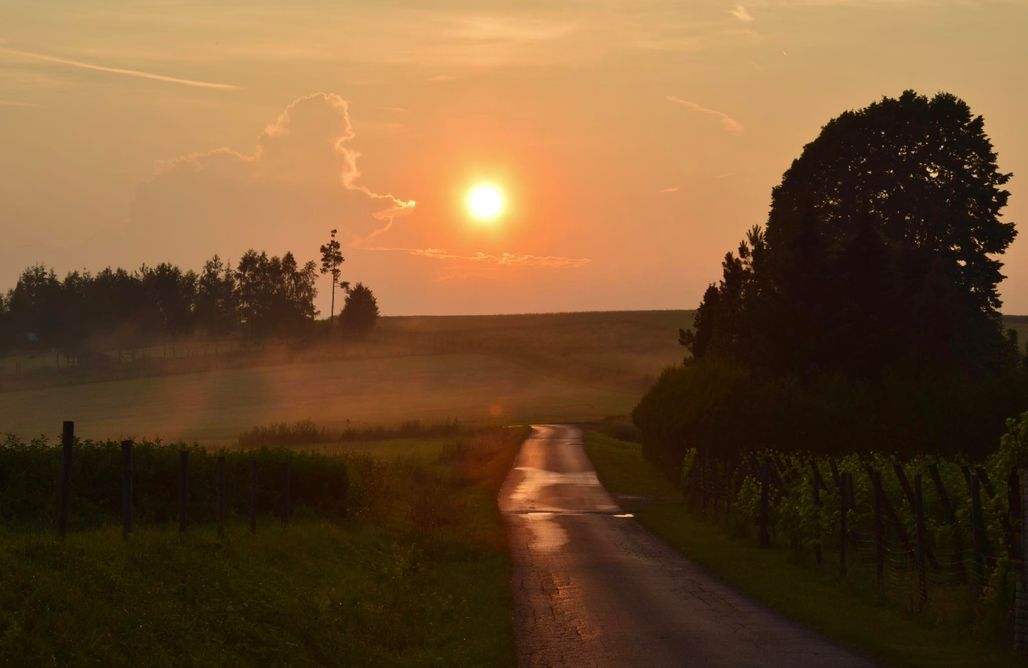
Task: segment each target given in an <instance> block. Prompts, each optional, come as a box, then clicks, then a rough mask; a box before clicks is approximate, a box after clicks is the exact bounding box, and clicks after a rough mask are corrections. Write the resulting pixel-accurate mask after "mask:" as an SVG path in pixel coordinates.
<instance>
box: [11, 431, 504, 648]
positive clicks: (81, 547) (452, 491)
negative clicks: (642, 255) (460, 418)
mask: <svg viewBox="0 0 1028 668" xmlns="http://www.w3.org/2000/svg"><path fill="white" fill-rule="evenodd" d="M522 438H523V433H522V432H521V431H518V430H504V429H492V430H485V431H482V432H477V433H471V434H462V435H461V436H459V437H455V438H454V439H453V442H452V443H450V444H449V445H447V446H446V447H444V448H443V451H442V454H441V455H440V456H439V457H438V458H436V459H435V460H434V461H433V462H431V463H430V464H427V465H426V464H423V463H416V462H414V461H391V460H369V459H364V460H361V461H355V462H354V465H353V467H352V469H353V470H354V471H356V472H357V476H358V477H357V479H356V480H355V485H356V489H357V492H358V493H359V495H360V499H361V504H362V508H361V512H359V513H357V514H356V515H355V516H354V517H351V518H350V519H348V520H346V521H344V522H341V523H331V522H328V521H324V520H319V519H313V518H308V519H304V520H302V521H299V522H296V523H293V524H291V525H289V526H282V525H280V524H277V523H272V522H271V521H270V520H268V521H266V522H265V523H263V524H262V525H261V526H260V527H259V528H258V531H257V533H256V534H255V535H251V534H250V533H249V532H248V531H247V529H246V527H245V526H244V525H242V524H232V525H230V526H229V530H228V533H227V537H226V538H225V539H219V538H218V537H217V536H216V534H215V532H214V530H213V528H212V527H209V526H199V527H197V528H195V529H191V530H190V532H189V533H187V534H185V535H180V534H178V533H177V532H175V531H173V530H172V529H168V528H143V529H141V530H140V531H138V532H137V533H135V534H134V535H133V536H131V538H130V539H129V540H127V541H123V540H122V539H121V536H120V534H119V532H118V531H116V530H115V529H100V530H91V531H83V532H78V533H72V534H70V535H69V536H68V537H67V538H66V539H65V540H64V541H60V540H58V539H56V538H55V537H53V536H51V535H49V534H42V533H2V534H0V664H4V665H72V666H74V665H87V664H88V665H112V666H117V665H156V666H162V665H167V666H177V665H201V666H202V665H212V666H213V665H240V666H248V665H249V666H265V665H290V666H305V665H383V666H423V665H498V666H509V665H513V664H514V661H515V652H514V637H513V629H512V627H511V621H510V609H511V600H510V596H511V594H510V562H509V557H508V552H507V546H506V540H505V533H504V528H503V523H502V519H501V518H500V516H499V513H498V511H497V509H496V505H495V498H496V490H497V489H498V487H499V484H500V482H501V481H502V477H501V476H500V475H499V472H500V471H502V472H506V470H507V468H508V467H509V466H510V463H511V461H512V460H513V457H514V455H515V454H516V451H517V447H518V445H519V444H520V442H521V440H522ZM433 440H434V441H435V440H438V439H433Z"/></svg>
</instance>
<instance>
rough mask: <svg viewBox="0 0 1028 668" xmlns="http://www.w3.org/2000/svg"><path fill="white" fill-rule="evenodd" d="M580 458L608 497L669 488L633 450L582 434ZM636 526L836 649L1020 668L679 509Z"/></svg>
mask: <svg viewBox="0 0 1028 668" xmlns="http://www.w3.org/2000/svg"><path fill="white" fill-rule="evenodd" d="M586 451H587V453H588V454H589V457H590V459H591V460H592V461H593V464H594V465H595V466H596V469H597V475H598V477H599V479H600V481H601V482H602V483H603V484H604V485H605V486H606V487H607V488H608V489H609V490H610V491H611V492H613V493H615V494H628V495H633V496H636V495H643V496H658V497H664V496H666V495H668V493H669V489H672V488H673V486H671V485H669V483H668V482H667V481H666V480H665V479H664V478H663V477H661V476H660V475H659V474H658V473H657V472H656V471H655V470H654V469H653V468H652V467H650V466H649V464H648V463H647V462H646V461H645V460H644V459H643V457H642V454H641V450H640V447H639V445H638V444H636V443H629V442H625V441H619V440H617V439H614V438H611V437H609V436H607V435H604V434H601V433H597V432H590V433H588V434H587V437H586ZM633 511H634V513H635V515H636V517H637V518H638V519H639V521H640V522H642V524H643V525H644V526H645V527H646V528H647V529H649V530H650V531H652V532H653V533H654V534H656V535H657V536H659V537H660V538H661V539H663V540H664V541H666V542H667V543H669V544H671V545H673V546H674V547H676V548H678V549H679V550H681V551H682V552H683V553H685V554H686V555H687V556H688V557H689V558H691V559H693V560H694V561H695V562H697V563H698V564H700V565H701V566H703V567H704V568H706V569H708V570H709V571H710V572H711V573H714V574H715V575H717V576H718V577H720V578H722V579H723V580H724V581H726V582H727V583H729V584H731V585H732V586H734V587H736V588H737V589H738V590H740V591H742V592H743V593H745V594H747V595H749V596H751V597H753V598H754V599H755V600H757V601H759V602H761V603H762V604H764V605H766V606H767V607H769V608H772V609H774V610H778V611H779V612H781V613H783V614H784V615H786V616H788V617H791V618H792V619H795V620H796V621H798V622H800V623H802V624H804V625H805V626H807V627H809V628H811V629H813V630H815V631H817V632H819V633H821V634H823V635H825V636H826V637H828V638H831V639H833V640H835V641H837V642H839V643H840V644H843V645H846V646H849V647H852V648H854V649H856V650H857V651H859V652H862V653H864V654H866V655H868V656H871V657H873V658H875V659H877V660H879V661H882V662H884V663H886V664H888V665H893V666H938V667H947V668H949V667H952V668H956V667H958V666H982V667H986V666H994V667H997V668H999V667H1006V666H1011V667H1013V666H1023V665H1024V663H1023V660H1022V659H1019V658H1017V657H1015V656H1014V655H1013V654H1012V653H1010V652H1006V651H1002V650H997V649H995V647H990V646H987V645H984V644H982V643H980V642H976V641H974V640H972V639H970V638H969V637H968V636H969V633H968V629H967V627H957V626H947V625H941V624H933V623H931V622H929V621H928V620H926V619H924V618H919V617H915V616H913V615H909V614H905V613H901V612H898V611H896V610H893V609H890V608H888V607H886V606H885V605H882V604H880V603H879V602H878V601H876V600H875V598H874V595H873V593H869V592H866V591H854V590H850V589H848V588H847V587H846V586H844V585H842V584H841V583H840V582H839V581H838V579H837V578H835V577H833V576H830V575H827V574H825V573H823V572H817V571H813V570H810V569H808V568H805V567H803V566H802V565H800V564H798V563H796V562H795V560H794V559H793V558H792V556H791V553H790V552H789V551H788V550H785V549H774V548H773V549H760V548H758V547H756V546H755V545H754V544H753V543H752V542H750V541H745V540H740V539H735V538H732V537H730V536H728V535H726V534H725V533H724V532H723V531H721V530H720V529H718V528H717V527H715V526H713V525H711V524H709V523H707V522H704V521H702V520H701V519H699V518H697V517H696V516H694V515H692V514H690V513H689V512H688V510H687V508H686V506H685V504H684V503H683V502H681V501H671V502H667V501H665V502H658V503H644V504H640V505H639V506H638V507H634V508H633Z"/></svg>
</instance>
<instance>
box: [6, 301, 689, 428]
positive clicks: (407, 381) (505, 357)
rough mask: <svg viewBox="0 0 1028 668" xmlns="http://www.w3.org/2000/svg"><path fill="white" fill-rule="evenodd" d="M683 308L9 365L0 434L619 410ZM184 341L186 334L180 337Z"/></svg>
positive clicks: (395, 322)
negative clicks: (92, 366)
mask: <svg viewBox="0 0 1028 668" xmlns="http://www.w3.org/2000/svg"><path fill="white" fill-rule="evenodd" d="M691 318H692V313H691V312H686V311H648V312H623V313H570V314H549V315H518V316H453V317H396V318H383V319H382V321H381V325H380V327H379V328H378V329H377V330H376V332H375V333H374V334H373V336H372V337H371V338H370V339H368V340H367V341H362V342H353V343H336V344H332V345H328V344H324V345H320V346H315V347H308V348H303V349H289V348H286V347H281V346H279V347H275V346H271V347H268V348H265V349H263V350H260V351H249V352H239V351H236V352H233V353H225V354H222V355H219V356H208V357H203V356H193V357H183V358H180V359H171V360H161V361H160V363H159V364H153V365H151V364H147V363H143V362H142V361H141V362H138V363H136V364H130V363H126V364H123V365H116V366H114V367H111V368H109V369H101V370H99V371H90V372H88V373H86V372H82V373H79V372H76V371H75V370H70V371H67V372H60V373H58V372H54V373H53V374H51V375H44V376H38V377H37V376H32V375H29V376H27V377H25V378H20V377H17V376H10V375H8V376H7V377H6V378H7V381H6V385H5V387H12V388H15V389H9V390H7V391H3V392H0V433H3V432H10V433H14V434H17V435H19V436H22V437H33V436H36V435H39V434H42V433H45V434H55V433H57V432H58V430H59V428H60V423H61V421H62V420H75V421H76V423H77V429H78V432H79V433H80V434H82V435H83V436H86V437H97V438H107V437H120V436H135V437H144V436H148V437H154V436H159V437H162V438H165V439H188V440H197V441H201V442H207V443H219V442H228V441H230V440H231V439H233V438H234V437H235V436H236V435H237V434H239V433H240V431H242V430H243V429H245V428H247V427H250V426H252V425H254V424H267V423H270V422H287V421H295V420H302V419H308V418H309V419H312V420H314V421H315V422H317V423H319V424H322V425H325V426H327V427H342V426H345V425H346V424H348V423H349V424H389V423H396V422H400V421H402V420H422V421H425V422H437V421H442V420H446V419H459V420H460V421H461V422H464V423H471V424H490V423H494V424H499V423H502V424H510V423H518V422H528V421H556V420H561V421H569V420H587V419H592V418H597V417H602V416H604V415H611V414H624V413H627V412H628V411H630V410H631V409H632V407H633V406H634V405H635V403H636V402H637V401H638V398H639V397H640V396H641V395H642V393H643V392H644V391H645V390H646V388H647V387H648V386H649V385H650V384H651V383H652V382H653V381H654V379H655V378H656V376H657V375H658V374H659V373H660V371H661V370H662V369H663V368H664V367H665V366H667V365H669V364H673V363H675V362H677V361H679V360H680V359H681V357H682V352H683V349H682V348H681V347H680V346H679V345H678V344H677V331H678V328H679V327H681V326H683V325H688V324H689V322H691ZM183 345H184V344H183Z"/></svg>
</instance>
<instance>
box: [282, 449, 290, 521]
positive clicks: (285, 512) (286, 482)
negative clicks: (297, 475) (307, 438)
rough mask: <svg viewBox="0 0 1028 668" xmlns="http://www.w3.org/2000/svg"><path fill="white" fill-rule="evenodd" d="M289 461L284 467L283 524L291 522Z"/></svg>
mask: <svg viewBox="0 0 1028 668" xmlns="http://www.w3.org/2000/svg"><path fill="white" fill-rule="evenodd" d="M289 501H290V500H289V462H286V463H285V465H284V466H283V467H282V524H289Z"/></svg>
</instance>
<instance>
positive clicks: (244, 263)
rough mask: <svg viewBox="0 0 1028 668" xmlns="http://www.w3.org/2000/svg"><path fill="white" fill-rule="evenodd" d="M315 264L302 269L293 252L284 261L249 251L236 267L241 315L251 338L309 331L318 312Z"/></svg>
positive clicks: (306, 265) (286, 255)
mask: <svg viewBox="0 0 1028 668" xmlns="http://www.w3.org/2000/svg"><path fill="white" fill-rule="evenodd" d="M317 272H318V268H317V265H316V264H314V262H308V263H307V264H305V265H304V266H303V267H299V266H298V265H297V263H296V259H295V258H294V257H293V254H292V253H286V254H285V255H283V256H282V257H281V258H278V257H268V254H267V253H263V252H262V253H260V254H258V253H257V252H256V251H254V250H249V251H247V252H246V253H244V254H243V257H241V258H240V260H239V265H238V267H237V268H236V273H235V281H236V286H237V299H238V303H239V313H240V317H241V321H242V325H243V328H244V331H245V332H246V333H247V334H248V335H251V336H269V335H279V336H289V335H293V334H297V333H299V332H300V331H302V330H304V329H306V326H307V325H308V324H310V322H312V321H313V320H314V316H315V315H317V311H316V310H315V308H314V298H315V296H317V288H316V287H315V281H316V280H317Z"/></svg>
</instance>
